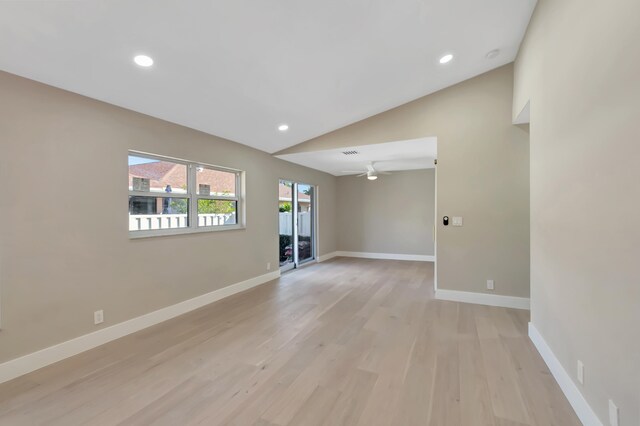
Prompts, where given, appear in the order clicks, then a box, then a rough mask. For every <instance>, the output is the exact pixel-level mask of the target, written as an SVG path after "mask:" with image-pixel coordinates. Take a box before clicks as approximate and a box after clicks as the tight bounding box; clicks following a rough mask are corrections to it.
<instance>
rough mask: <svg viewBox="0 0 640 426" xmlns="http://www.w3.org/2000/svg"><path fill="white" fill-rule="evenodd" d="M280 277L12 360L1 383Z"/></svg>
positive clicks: (2, 368)
mask: <svg viewBox="0 0 640 426" xmlns="http://www.w3.org/2000/svg"><path fill="white" fill-rule="evenodd" d="M278 277H280V271H273V272H269V273H268V274H264V275H260V276H258V277H254V278H250V279H248V280H246V281H242V282H239V283H236V284H232V285H230V286H227V287H224V288H221V289H219V290H215V291H212V292H210V293H206V294H203V295H201V296H197V297H194V298H193V299H189V300H185V301H183V302H180V303H176V304H175V305H171V306H167V307H166V308H162V309H158V310H157V311H153V312H149V313H148V314H144V315H142V316H139V317H136V318H133V319H130V320H127V321H124V322H121V323H118V324H115V325H112V326H110V327H106V328H103V329H101V330H98V331H95V332H93V333H89V334H85V335H83V336H80V337H76V338H75V339H71V340H67V341H66V342H62V343H59V344H57V345H54V346H50V347H48V348H45V349H42V350H39V351H37V352H33V353H30V354H28V355H24V356H22V357H20V358H15V359H12V360H10V361H7V362H5V363H2V364H0V383H3V382H6V381H8V380H11V379H14V378H16V377H19V376H22V375H24V374H27V373H30V372H32V371H35V370H37V369H39V368H42V367H46V366H47V365H50V364H53V363H55V362H58V361H61V360H63V359H65V358H69V357H71V356H74V355H77V354H79V353H81V352H84V351H88V350H89V349H93V348H95V347H97V346H100V345H103V344H105V343H108V342H111V341H112V340H116V339H119V338H120V337H123V336H126V335H128V334H131V333H135V332H136V331H140V330H142V329H144V328H147V327H150V326H152V325H155V324H158V323H161V322H163V321H166V320H169V319H171V318H174V317H177V316H179V315H182V314H185V313H187V312H190V311H193V310H195V309H198V308H201V307H203V306H205V305H208V304H210V303H213V302H216V301H218V300H220V299H224V298H225V297H229V296H232V295H234V294H236V293H240V292H241V291H245V290H249V289H250V288H253V287H256V286H258V285H260V284H264V283H266V282H269V281H272V280H275V279H276V278H278Z"/></svg>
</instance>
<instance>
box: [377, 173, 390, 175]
mask: <svg viewBox="0 0 640 426" xmlns="http://www.w3.org/2000/svg"><path fill="white" fill-rule="evenodd" d="M376 173H377V174H379V175H390V174H391V172H376Z"/></svg>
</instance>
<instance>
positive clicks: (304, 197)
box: [278, 180, 315, 272]
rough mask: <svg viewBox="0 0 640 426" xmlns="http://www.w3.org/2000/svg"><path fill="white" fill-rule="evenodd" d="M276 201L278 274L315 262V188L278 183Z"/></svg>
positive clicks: (281, 181) (283, 181)
mask: <svg viewBox="0 0 640 426" xmlns="http://www.w3.org/2000/svg"><path fill="white" fill-rule="evenodd" d="M278 197H279V202H278V228H279V234H280V241H279V244H280V248H279V249H280V270H281V271H283V272H284V271H288V270H290V269H293V268H296V267H298V266H300V265H302V264H304V263H306V262H309V261H312V260H313V259H315V235H314V233H315V229H314V223H315V188H314V186H313V185H308V184H304V183H298V182H291V181H287V180H280V182H279V188H278Z"/></svg>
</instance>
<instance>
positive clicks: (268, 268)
mask: <svg viewBox="0 0 640 426" xmlns="http://www.w3.org/2000/svg"><path fill="white" fill-rule="evenodd" d="M270 270H271V262H267V271H270Z"/></svg>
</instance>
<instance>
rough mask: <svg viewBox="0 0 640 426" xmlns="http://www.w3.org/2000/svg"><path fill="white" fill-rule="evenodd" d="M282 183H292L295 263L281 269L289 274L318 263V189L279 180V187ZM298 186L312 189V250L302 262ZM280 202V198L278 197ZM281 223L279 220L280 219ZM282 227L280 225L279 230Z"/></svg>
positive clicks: (292, 235)
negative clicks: (293, 270)
mask: <svg viewBox="0 0 640 426" xmlns="http://www.w3.org/2000/svg"><path fill="white" fill-rule="evenodd" d="M280 182H288V183H291V230H292V232H291V245H292V255H293V261H292V262H290V263H288V264H286V265H283V266H281V267H280V271H281V272H287V271H290V270H292V269H297V268H300V267H301V266H304V265H307V264H309V263H311V262H314V261H317V250H316V246H317V232H316V231H317V226H316V220H317V218H316V208H317V189H318V187H317V186H316V185H312V184H310V183H302V182H296V181H295V180H291V179H279V180H278V185H280ZM298 185H306V186H309V187H310V188H311V194H310V197H309V214H310V216H311V217H310V218H309V226H310V227H311V229H310V233H311V237H310V238H311V241H310V250H311V253H310V254H311V256H310V257H309V258H308V259H304V260H303V261H300V253H299V232H298V210H299V209H298ZM278 200H280V197H279V196H278ZM278 223H279V218H278ZM279 226H280V225H278V228H279ZM278 233H279V229H278Z"/></svg>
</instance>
